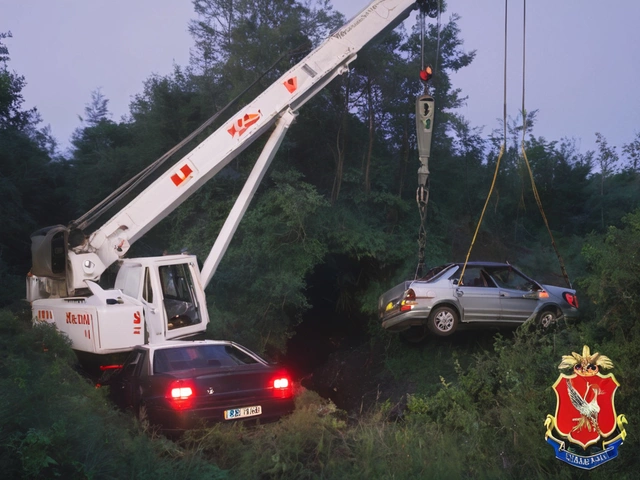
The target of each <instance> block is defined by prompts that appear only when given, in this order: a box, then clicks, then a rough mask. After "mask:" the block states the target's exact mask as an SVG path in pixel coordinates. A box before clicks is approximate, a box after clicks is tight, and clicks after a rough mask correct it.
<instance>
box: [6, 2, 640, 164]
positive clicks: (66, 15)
mask: <svg viewBox="0 0 640 480" xmlns="http://www.w3.org/2000/svg"><path fill="white" fill-rule="evenodd" d="M369 3H370V2H369V0H333V4H334V6H335V8H336V9H337V10H338V11H341V12H342V13H344V14H345V15H346V16H347V18H350V17H351V16H353V15H355V14H356V13H358V12H359V11H360V10H361V9H363V8H364V7H365V6H366V5H368V4H369ZM447 4H448V8H449V10H448V11H447V12H446V13H445V14H444V17H443V21H447V20H448V19H449V18H450V16H451V14H453V13H456V14H459V15H460V16H461V19H460V21H459V26H460V28H461V36H462V38H463V39H464V48H465V49H466V50H476V51H477V56H476V59H475V60H474V62H473V64H472V65H471V66H469V67H467V68H465V69H464V70H463V71H462V72H460V73H459V74H457V75H455V76H454V86H455V87H457V88H461V89H462V92H463V93H464V94H465V95H466V96H467V97H468V99H467V102H466V105H465V106H464V107H463V108H462V109H461V110H460V113H462V114H463V115H465V117H467V118H468V119H469V120H470V121H471V123H472V125H474V126H484V127H485V128H484V133H485V134H488V133H489V132H490V131H491V130H493V129H494V128H496V127H498V119H499V118H501V117H502V103H503V102H502V97H503V80H502V72H503V58H504V55H503V52H504V0H483V1H480V0H448V1H447ZM522 5H523V0H511V1H510V2H509V4H508V8H509V55H508V58H507V64H508V72H509V79H508V82H507V84H508V87H507V89H508V101H507V103H508V112H509V115H511V116H512V117H515V116H517V114H518V111H519V109H520V107H521V103H522V23H523V19H522V13H523V8H522ZM192 18H194V15H193V9H192V3H191V0H0V31H2V32H6V31H11V32H12V33H13V38H10V39H7V40H6V43H7V45H8V47H9V51H10V54H11V61H10V62H9V68H11V69H12V70H14V71H16V72H17V73H19V74H21V75H24V76H25V77H26V81H27V87H26V88H25V89H24V91H23V94H24V97H25V100H26V102H25V103H26V106H27V107H32V106H36V107H37V108H38V110H39V111H40V113H41V115H42V119H43V125H47V124H50V125H51V128H52V131H53V134H54V136H55V137H56V138H57V139H58V141H59V142H60V144H61V145H62V146H63V147H64V146H67V145H68V141H69V137H70V135H71V133H72V132H73V130H74V129H75V128H77V127H78V126H80V121H79V119H78V116H79V115H83V113H84V107H85V105H86V104H87V103H88V102H89V101H90V98H91V92H92V91H94V90H96V89H97V88H101V90H102V93H103V94H104V95H105V96H106V97H107V98H108V99H109V107H110V111H111V112H112V113H113V120H116V121H117V120H119V119H120V117H121V116H123V115H125V114H127V113H128V106H129V102H130V101H131V98H132V97H133V96H134V95H135V94H136V93H139V92H141V90H142V85H143V82H144V80H145V79H147V78H148V77H149V76H150V75H151V74H152V73H157V74H160V75H165V74H168V73H170V72H171V70H172V67H173V65H174V64H177V65H181V66H184V65H187V64H188V61H189V48H190V47H191V44H192V42H191V37H190V36H189V34H188V31H187V25H188V22H189V20H190V19H192ZM638 20H640V2H638V1H636V0H614V1H612V2H603V1H602V0H530V1H529V2H527V40H526V41H527V74H526V108H527V109H529V110H533V109H538V110H539V113H538V122H537V125H536V128H535V130H534V134H536V135H540V136H544V137H546V138H547V139H548V140H559V139H561V138H562V137H570V138H575V139H576V140H577V141H578V145H579V146H580V148H581V151H583V152H584V151H586V150H588V149H593V148H595V132H601V133H602V134H603V135H605V137H606V138H607V139H608V140H609V143H610V144H613V145H617V146H621V145H622V144H623V143H628V142H630V141H631V140H633V138H634V136H635V134H636V133H637V132H640V93H639V89H638V87H637V86H636V85H637V83H638V78H639V74H640V28H638V26H637V24H638ZM414 22H415V19H410V20H408V21H407V29H408V30H410V28H411V25H412V24H413V23H414Z"/></svg>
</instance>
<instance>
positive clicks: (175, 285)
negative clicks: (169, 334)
mask: <svg viewBox="0 0 640 480" xmlns="http://www.w3.org/2000/svg"><path fill="white" fill-rule="evenodd" d="M158 270H159V273H160V281H161V283H162V295H163V298H164V308H165V310H166V312H167V327H168V329H169V330H172V329H174V328H181V327H186V326H189V325H194V324H196V323H200V322H201V321H202V319H201V316H200V311H199V307H198V302H197V299H196V295H195V288H194V284H193V278H192V276H191V271H190V270H189V265H188V264H185V263H181V264H177V265H164V266H161V267H159V269H158Z"/></svg>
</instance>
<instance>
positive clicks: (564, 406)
mask: <svg viewBox="0 0 640 480" xmlns="http://www.w3.org/2000/svg"><path fill="white" fill-rule="evenodd" d="M558 368H559V369H560V370H563V369H568V368H571V369H572V373H571V374H570V375H567V374H564V373H561V374H560V376H559V377H558V380H556V382H555V383H554V384H553V390H554V391H555V393H556V398H557V404H556V412H555V416H553V415H547V419H546V421H545V426H546V427H547V433H546V435H545V438H546V440H547V442H548V443H550V444H551V445H553V447H554V448H555V450H556V458H558V459H559V460H562V461H564V462H566V463H569V464H570V465H574V466H576V467H579V468H583V469H587V470H590V469H592V468H595V467H597V466H599V465H601V464H602V463H604V462H607V461H609V460H612V459H613V458H615V457H616V456H617V455H618V447H619V446H620V445H622V442H623V441H624V439H625V437H626V435H627V434H626V431H625V429H624V425H625V424H626V423H627V420H626V418H625V417H624V415H617V414H616V409H615V404H614V396H615V393H616V390H617V389H618V387H619V386H620V384H619V383H618V381H617V380H616V379H615V377H614V376H613V374H612V373H609V374H606V375H603V374H602V373H600V369H601V368H602V369H611V368H613V363H612V362H611V360H610V359H609V358H608V357H606V356H604V355H601V354H600V353H597V352H596V353H594V354H591V351H590V349H589V347H588V346H587V345H585V346H584V348H583V349H582V355H580V354H578V353H575V352H573V353H572V354H571V355H564V356H563V357H562V362H561V363H560V365H559V366H558Z"/></svg>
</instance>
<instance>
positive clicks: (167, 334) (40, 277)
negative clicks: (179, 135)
mask: <svg viewBox="0 0 640 480" xmlns="http://www.w3.org/2000/svg"><path fill="white" fill-rule="evenodd" d="M415 9H420V10H421V11H422V12H428V13H429V14H430V15H431V16H433V12H434V9H437V0H374V1H372V2H371V3H370V4H369V5H368V6H366V7H365V8H364V9H363V10H362V11H361V12H360V13H358V14H357V15H355V16H354V17H353V18H352V19H351V20H350V21H349V22H347V23H346V24H345V25H344V26H342V27H341V28H340V29H338V30H337V31H335V32H333V33H332V34H331V36H330V37H329V38H328V39H326V40H325V41H324V42H323V43H322V44H320V45H319V46H318V47H317V48H315V49H314V50H313V51H312V52H311V53H309V54H308V55H307V56H306V57H305V58H304V59H303V60H302V61H300V62H299V63H298V64H297V65H295V66H294V67H293V68H291V69H290V70H289V71H288V72H286V73H285V74H284V75H283V76H281V77H280V78H279V79H278V80H276V81H275V82H274V83H273V84H272V85H271V86H269V87H268V88H267V89H266V90H265V91H264V92H262V94H260V95H259V96H258V97H257V98H255V99H254V100H253V101H251V102H250V103H249V104H248V105H246V106H245V107H244V108H242V109H241V110H240V111H238V112H237V113H236V114H235V115H233V116H232V117H231V118H230V119H229V120H228V121H227V122H226V123H225V124H224V125H223V126H222V127H220V128H219V129H218V130H216V131H215V132H213V133H212V134H211V135H210V136H209V137H207V138H206V139H205V140H204V141H203V142H202V143H200V144H199V145H198V146H196V147H195V148H194V149H193V150H192V151H191V152H189V153H188V154H187V155H185V156H184V157H183V158H181V159H180V160H179V161H178V162H177V163H175V165H174V166H173V167H171V168H169V169H168V170H167V171H166V172H165V173H164V174H162V175H161V176H160V177H159V178H158V179H157V180H156V181H154V182H153V183H152V184H151V185H149V186H148V187H147V188H146V189H144V190H143V191H142V192H141V193H140V194H139V195H137V196H136V197H135V198H134V199H133V200H132V201H130V202H129V203H128V204H127V205H126V206H124V207H123V208H122V209H121V210H120V211H118V212H117V213H116V214H115V215H114V216H113V217H112V218H111V219H109V220H108V221H107V222H106V223H104V224H103V225H102V226H100V227H99V228H98V229H96V230H95V231H93V232H92V233H91V234H90V235H84V233H83V232H77V231H73V229H72V228H70V227H67V226H62V225H57V226H53V227H48V228H44V229H41V230H39V231H37V232H35V233H34V234H33V235H32V236H31V239H32V269H31V271H30V272H29V274H28V276H27V299H28V300H29V301H30V302H31V305H32V317H33V321H34V322H35V323H38V322H49V323H53V324H55V325H56V326H57V328H58V329H59V330H60V331H62V332H64V333H65V334H66V335H68V337H69V338H70V340H71V342H72V348H73V349H74V350H76V351H77V352H83V353H84V354H89V355H106V354H113V353H120V352H127V351H129V350H131V349H132V348H133V347H135V346H136V345H140V344H143V343H158V342H163V341H165V340H171V339H188V338H191V337H194V336H197V335H202V334H204V332H205V330H206V328H207V324H208V323H209V314H208V312H207V307H206V299H205V293H204V289H205V287H206V286H207V284H208V283H209V282H210V280H211V278H212V276H213V274H214V273H215V271H216V268H217V267H218V264H219V262H220V260H221V258H222V256H223V255H224V253H225V251H226V249H227V246H228V245H229V242H230V241H231V238H232V236H233V235H234V233H235V231H236V228H237V226H238V224H239V222H240V220H241V219H242V217H243V215H244V213H245V211H246V210H247V207H248V205H249V202H250V201H251V199H252V197H253V195H254V193H255V191H256V190H257V187H258V185H259V183H260V181H261V180H262V178H263V176H264V174H265V172H266V170H267V169H268V167H269V164H270V162H271V160H272V159H273V157H274V155H275V153H276V151H277V149H278V147H279V146H280V144H281V142H282V140H283V137H284V135H285V133H286V132H287V130H288V129H289V127H290V126H291V124H292V122H293V121H294V119H295V117H296V112H297V111H298V109H299V108H300V107H302V106H303V105H304V104H305V103H306V102H307V101H308V100H309V99H311V98H312V97H313V96H314V95H316V94H317V93H318V92H320V91H321V90H322V89H323V88H324V87H325V86H326V85H327V84H329V82H331V80H333V79H334V78H335V77H336V76H338V75H341V74H343V73H345V72H346V71H347V70H348V66H349V64H350V63H351V62H352V61H353V60H355V58H356V55H357V52H358V51H359V50H360V49H362V48H363V47H364V46H365V45H366V44H367V43H368V42H369V41H370V40H372V39H373V38H374V37H375V36H376V35H378V34H379V33H380V32H382V31H384V30H386V29H389V28H394V27H395V26H396V25H397V24H399V23H400V22H402V21H403V20H404V19H405V18H407V17H408V16H409V14H410V13H411V11H412V10H415ZM270 130H271V134H270V136H269V139H268V140H267V142H266V145H265V146H264V149H263V150H262V153H261V154H260V156H259V158H258V160H257V161H256V164H255V166H254V167H253V170H252V171H251V173H250V175H249V177H248V179H247V182H246V184H245V185H244V187H243V189H242V191H241V193H240V195H239V197H238V199H237V201H236V202H235V204H234V206H233V207H232V209H231V211H230V213H229V216H228V217H227V219H226V221H225V223H224V225H223V227H222V229H221V231H220V233H219V235H218V237H217V239H216V241H215V243H214V245H213V247H212V248H211V251H210V253H209V256H208V257H207V259H206V260H205V262H204V264H203V268H202V271H199V269H198V263H197V260H196V258H195V256H192V255H166V256H160V257H147V258H124V257H125V255H126V253H127V251H128V250H129V248H130V246H131V244H133V243H134V242H135V241H136V240H138V239H139V238H140V237H142V236H143V235H144V234H145V233H146V232H147V231H149V230H150V229H151V228H152V227H153V226H155V225H156V224H157V223H158V222H159V221H160V220H162V219H163V218H164V217H166V216H167V215H168V214H169V213H171V212H172V211H173V210H174V209H175V208H177V207H178V206H179V205H180V204H181V203H182V202H184V201H185V200H186V199H187V198H188V197H189V196H190V195H192V194H193V193H194V192H195V191H196V190H197V189H198V188H199V187H201V186H202V185H204V184H205V183H206V182H207V181H208V180H210V179H211V178H212V177H213V176H214V175H216V174H217V173H218V172H220V171H221V170H222V168H223V167H225V166H226V165H227V164H228V163H229V162H231V161H232V160H233V159H234V158H235V157H236V156H237V155H238V154H240V153H241V152H242V151H243V150H244V149H245V148H247V147H248V146H249V145H250V144H251V143H252V142H253V141H255V140H256V139H257V138H259V137H260V136H261V135H262V134H264V133H266V132H267V131H270ZM78 233H80V235H78ZM72 238H73V241H71V239H72ZM78 238H80V240H79V241H78V240H77V239H78ZM115 262H120V263H121V265H120V268H119V270H118V273H117V277H116V280H115V288H114V289H108V290H105V289H103V288H102V287H100V285H99V284H98V282H99V280H100V277H101V275H102V274H103V273H104V272H105V270H106V269H107V268H108V267H109V266H110V265H112V264H113V263H115Z"/></svg>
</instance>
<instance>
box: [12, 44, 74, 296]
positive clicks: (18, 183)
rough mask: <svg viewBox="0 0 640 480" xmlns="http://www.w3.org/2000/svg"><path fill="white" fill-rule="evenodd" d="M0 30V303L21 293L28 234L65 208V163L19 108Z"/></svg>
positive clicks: (33, 114)
mask: <svg viewBox="0 0 640 480" xmlns="http://www.w3.org/2000/svg"><path fill="white" fill-rule="evenodd" d="M10 37H11V35H10V34H9V33H0V145H2V148H0V205H2V208H0V225H2V237H0V272H1V273H0V282H2V285H0V304H6V303H9V302H11V301H12V300H13V301H15V300H17V299H19V298H22V297H23V295H24V292H23V285H24V283H23V282H24V281H23V278H24V275H25V274H26V273H27V272H28V271H29V268H30V260H31V252H30V245H29V235H30V234H31V233H32V232H33V231H35V230H36V229H38V228H41V227H43V226H46V225H52V224H55V223H60V222H62V221H63V219H64V218H65V216H66V213H67V211H66V209H67V208H68V196H67V191H66V190H65V188H64V187H63V182H64V173H65V169H66V165H64V163H63V162H62V161H60V159H57V158H55V141H54V140H53V138H52V137H51V135H50V131H49V130H48V129H46V128H45V129H40V128H38V124H39V123H40V115H39V113H38V111H37V109H36V108H35V107H34V108H30V109H27V110H25V109H24V108H23V103H24V98H23V96H22V90H23V88H24V86H25V85H26V81H25V78H24V77H23V76H21V75H18V74H17V73H15V72H12V71H10V70H9V67H8V62H9V59H10V57H9V50H8V48H7V47H6V45H4V43H2V42H1V40H3V39H5V38H10Z"/></svg>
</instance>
